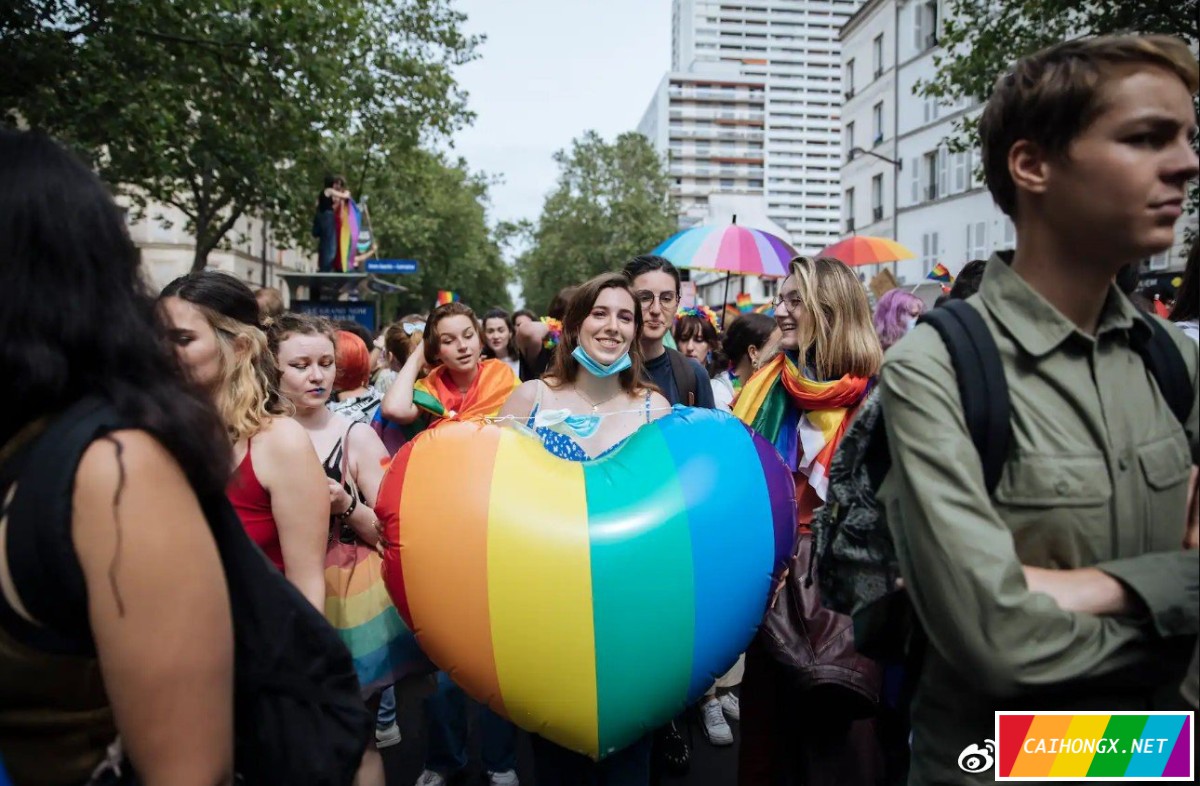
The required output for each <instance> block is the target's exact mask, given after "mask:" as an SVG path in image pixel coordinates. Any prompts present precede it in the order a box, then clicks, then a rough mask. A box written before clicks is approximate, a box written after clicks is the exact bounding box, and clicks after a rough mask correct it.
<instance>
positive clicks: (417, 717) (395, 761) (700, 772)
mask: <svg viewBox="0 0 1200 786" xmlns="http://www.w3.org/2000/svg"><path fill="white" fill-rule="evenodd" d="M397 700H398V702H399V708H398V713H397V714H398V717H399V719H400V730H401V733H402V734H403V736H404V739H403V741H402V742H401V743H400V744H399V745H395V746H393V747H391V748H388V749H387V750H385V751H384V752H383V758H384V762H385V765H386V767H387V779H388V786H414V784H415V783H416V782H417V777H418V776H420V774H421V769H422V766H423V764H424V760H425V730H424V728H423V724H422V722H421V719H422V714H421V707H420V697H419V695H418V693H417V692H416V691H415V690H412V689H410V690H407V691H404V692H403V693H402V694H401V695H398V696H397ZM688 723H689V727H690V731H691V739H692V742H693V747H692V766H691V771H690V772H689V774H688V775H687V776H686V777H683V778H669V777H668V778H663V779H662V780H661V781H660V783H661V784H662V785H663V786H678V785H682V784H692V785H694V786H702V785H703V786H732V785H733V784H734V783H735V782H736V780H737V777H736V772H737V741H738V739H739V732H738V727H737V723H735V722H732V721H731V722H730V725H731V726H732V727H733V733H734V744H733V745H731V746H729V747H725V748H716V747H713V746H712V745H709V744H708V740H706V739H705V737H704V732H703V730H702V729H701V726H700V719H699V717H698V716H697V715H696V714H695V713H689V721H688ZM477 727H478V725H477V724H476V723H475V719H474V718H471V760H472V761H471V766H470V769H469V770H468V772H467V773H466V774H465V775H464V776H463V777H461V778H459V779H458V780H456V781H455V782H453V784H452V786H478V785H479V784H481V783H484V779H483V775H482V773H481V772H480V769H479V736H478V733H477ZM686 734H687V732H685V735H686ZM517 774H518V775H519V776H520V779H521V783H522V786H535V782H534V778H533V762H532V760H531V757H530V750H529V739H528V737H527V736H526V735H525V733H524V732H521V734H520V736H519V737H518V740H517Z"/></svg>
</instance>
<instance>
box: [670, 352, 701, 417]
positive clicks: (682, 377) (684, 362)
mask: <svg viewBox="0 0 1200 786" xmlns="http://www.w3.org/2000/svg"><path fill="white" fill-rule="evenodd" d="M665 349H666V350H667V358H668V359H670V361H671V376H672V377H674V378H675V389H676V390H677V391H678V392H679V401H678V402H675V401H672V402H671V403H672V404H675V403H679V404H683V405H684V406H688V407H694V406H696V375H695V374H694V373H693V372H692V367H691V365H690V364H689V363H688V359H687V357H686V356H685V355H684V354H683V353H682V352H680V351H679V350H677V349H671V348H670V347H666V348H665Z"/></svg>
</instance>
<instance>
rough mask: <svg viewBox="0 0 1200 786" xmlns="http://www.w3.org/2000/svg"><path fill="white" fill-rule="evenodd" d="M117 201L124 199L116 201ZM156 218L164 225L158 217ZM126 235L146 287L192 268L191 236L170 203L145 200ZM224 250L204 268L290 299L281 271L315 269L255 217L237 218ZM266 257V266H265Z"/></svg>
mask: <svg viewBox="0 0 1200 786" xmlns="http://www.w3.org/2000/svg"><path fill="white" fill-rule="evenodd" d="M118 201H123V200H120V199H118ZM159 216H161V217H163V218H165V219H166V220H167V223H168V224H169V226H164V223H163V222H162V221H160V220H158V217H159ZM128 225H129V236H130V238H131V239H132V240H133V242H134V244H135V245H136V246H137V247H138V251H139V252H140V253H141V259H142V270H143V272H144V274H145V275H146V276H147V278H148V279H149V281H150V285H151V286H152V287H153V288H154V290H155V291H158V290H160V289H162V288H163V287H165V286H166V285H167V284H169V283H170V282H171V281H172V280H174V279H175V278H177V277H179V276H182V275H184V274H186V273H187V272H188V271H190V270H191V269H192V258H193V257H194V256H195V253H196V239H195V237H193V236H192V235H191V234H190V233H188V231H187V229H186V225H187V218H186V216H184V215H183V213H182V212H180V211H179V210H178V209H177V208H174V207H171V206H170V205H162V204H150V205H148V206H147V208H146V210H145V217H144V218H142V219H141V220H137V221H133V220H130V221H129V222H128ZM226 240H227V241H229V245H230V247H229V248H228V249H224V248H218V249H215V250H214V251H212V252H211V253H210V254H209V255H208V265H207V267H208V269H210V270H220V271H223V272H225V273H230V274H232V275H234V276H236V277H238V278H239V279H241V280H242V281H245V282H246V284H247V285H248V286H249V287H250V288H251V289H257V288H258V287H262V286H268V287H275V288H277V289H279V290H280V291H281V292H283V293H284V298H285V300H286V299H287V298H288V297H289V291H288V287H287V284H286V283H285V282H284V281H283V279H281V278H280V277H279V274H280V273H300V272H310V271H315V270H316V269H317V258H316V254H313V253H309V252H308V251H304V250H299V249H295V248H287V247H280V246H279V245H277V243H278V241H277V240H276V238H275V237H274V235H273V233H272V231H271V227H270V225H269V224H268V225H265V226H264V222H262V221H260V220H259V219H257V218H251V217H248V216H242V217H241V218H240V219H238V221H237V223H236V224H235V225H234V227H233V229H231V230H230V231H229V233H228V234H227V235H226ZM264 260H265V265H264Z"/></svg>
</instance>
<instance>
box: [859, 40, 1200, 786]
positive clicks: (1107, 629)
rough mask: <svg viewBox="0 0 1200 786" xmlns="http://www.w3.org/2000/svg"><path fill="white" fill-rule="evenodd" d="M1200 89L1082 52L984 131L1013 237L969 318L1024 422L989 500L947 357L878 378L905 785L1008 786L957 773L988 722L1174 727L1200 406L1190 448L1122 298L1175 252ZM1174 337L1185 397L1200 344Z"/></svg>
mask: <svg viewBox="0 0 1200 786" xmlns="http://www.w3.org/2000/svg"><path fill="white" fill-rule="evenodd" d="M1198 80H1200V76H1198V73H1197V64H1196V60H1195V58H1194V57H1193V56H1192V54H1191V53H1190V52H1189V51H1188V48H1187V45H1186V44H1185V43H1184V42H1182V41H1180V40H1178V39H1174V38H1170V37H1164V36H1144V37H1139V36H1122V37H1103V38H1093V39H1087V40H1078V41H1071V42H1067V43H1063V44H1059V45H1056V46H1053V47H1051V48H1049V49H1046V50H1043V51H1041V52H1038V53H1036V54H1034V55H1031V56H1029V57H1027V58H1024V59H1023V60H1021V61H1020V62H1018V63H1017V64H1016V65H1015V67H1014V68H1013V70H1012V71H1011V72H1010V73H1008V74H1006V75H1005V76H1003V77H1001V79H1000V80H999V81H998V82H997V84H996V88H995V90H994V92H993V94H992V97H991V98H990V100H989V101H988V104H987V107H986V108H985V110H984V113H983V117H982V119H981V122H980V137H981V141H982V148H983V165H984V174H985V177H986V180H987V184H988V188H989V189H990V191H991V192H992V195H993V197H994V198H995V199H996V202H997V204H998V205H999V206H1000V208H1001V209H1002V210H1003V211H1004V212H1005V213H1006V214H1008V215H1009V216H1010V217H1011V218H1012V219H1013V222H1014V223H1015V225H1016V230H1017V244H1016V251H1015V254H1014V255H1013V258H1012V261H1011V265H1010V264H1006V263H1005V261H1004V260H1002V259H1000V258H999V257H993V259H992V260H991V261H990V262H989V264H988V266H987V270H986V272H985V274H984V278H983V283H982V286H981V289H980V292H979V294H978V295H976V296H974V297H972V298H971V299H970V300H969V301H967V302H968V304H970V305H971V306H973V307H974V308H976V309H978V311H979V312H980V313H981V314H982V316H983V318H984V321H985V322H986V323H987V325H988V327H989V329H990V331H991V333H992V335H993V337H994V338H995V341H996V344H997V345H998V348H999V352H1000V359H1001V362H1002V364H1003V367H1004V372H1005V376H1006V378H1007V382H1008V387H1009V396H1010V399H1011V404H1012V418H1011V434H1012V436H1011V444H1010V450H1009V453H1008V459H1007V462H1006V464H1005V468H1004V472H1003V474H1002V476H1001V479H1000V482H999V484H998V485H997V487H996V489H995V492H994V494H992V495H990V496H989V494H988V492H987V490H986V486H985V483H984V478H983V472H982V467H981V462H980V457H979V453H978V451H977V450H976V448H975V446H974V444H973V443H972V441H971V437H970V435H969V433H968V431H967V427H966V425H965V423H964V420H963V415H962V412H963V408H962V402H961V401H960V400H959V393H958V385H957V383H956V377H955V372H954V369H953V367H952V365H951V362H950V358H949V354H948V352H947V349H946V347H945V345H944V344H943V342H942V340H941V338H940V337H939V336H938V334H937V333H936V332H935V331H934V330H933V329H932V328H931V327H929V326H925V325H921V326H918V327H917V328H916V329H915V330H914V331H912V333H911V334H910V335H909V336H908V337H906V338H905V339H904V340H903V341H901V342H900V343H899V344H897V345H896V346H895V347H893V348H892V350H891V351H889V353H888V355H887V358H886V360H885V363H884V366H883V372H882V375H881V396H882V403H883V409H884V417H885V420H886V423H887V430H888V438H889V446H890V451H891V459H892V468H891V470H890V472H889V474H888V475H887V477H886V479H885V480H884V482H883V484H882V485H881V487H880V489H879V494H878V496H879V499H880V501H881V503H882V504H883V505H885V506H886V511H887V516H888V522H889V526H890V527H891V531H892V535H893V537H894V539H895V542H896V548H897V553H898V555H899V558H900V567H901V572H902V574H903V578H904V583H905V586H906V588H907V592H908V594H909V596H910V598H911V600H912V602H913V605H914V608H915V609H916V611H917V615H918V617H919V619H920V621H921V624H922V626H923V628H924V630H925V632H926V633H927V635H928V640H929V645H928V647H927V652H926V655H925V658H924V662H923V667H922V669H921V671H920V678H919V682H918V683H917V686H916V693H915V696H914V698H913V704H912V725H913V740H912V767H911V772H910V780H909V783H910V784H934V783H937V784H976V783H990V782H993V778H994V773H993V771H992V770H991V768H990V767H989V768H987V769H985V770H984V771H982V772H968V771H967V770H968V769H972V768H971V767H970V766H969V765H968V766H960V763H959V759H960V754H962V753H963V751H964V750H967V749H968V748H970V747H971V746H979V748H980V749H984V750H986V743H987V741H989V740H992V738H993V737H994V734H993V729H994V716H993V713H994V712H995V711H996V710H1006V709H1007V710H1035V711H1036V710H1078V711H1086V710H1094V711H1116V710H1148V709H1170V708H1171V706H1170V705H1169V703H1168V704H1167V705H1163V704H1161V703H1160V701H1161V700H1173V701H1174V702H1176V706H1179V705H1178V702H1179V692H1178V690H1179V685H1180V682H1181V680H1182V679H1183V676H1184V672H1185V670H1186V669H1187V666H1188V663H1189V661H1190V660H1191V655H1192V652H1193V647H1194V644H1195V639H1196V633H1197V629H1198V627H1200V626H1198V623H1200V619H1198V618H1200V611H1198V606H1200V593H1198V583H1200V579H1198V578H1197V577H1198V575H1200V566H1198V564H1197V556H1196V555H1197V552H1196V551H1195V549H1194V548H1193V549H1191V550H1185V548H1184V540H1185V530H1186V528H1187V527H1189V526H1190V527H1195V526H1196V521H1195V518H1196V510H1195V502H1194V501H1193V502H1192V503H1191V508H1190V510H1189V503H1188V500H1189V495H1195V493H1196V488H1195V485H1196V484H1195V479H1194V478H1195V473H1194V472H1192V467H1193V465H1194V464H1196V463H1198V462H1200V441H1198V432H1200V424H1198V413H1197V408H1196V406H1195V405H1193V407H1192V410H1191V412H1190V413H1189V414H1188V416H1187V418H1186V422H1185V423H1183V424H1181V423H1180V422H1179V420H1178V419H1176V417H1175V416H1174V415H1173V414H1172V412H1171V411H1170V409H1169V408H1168V406H1167V403H1166V401H1165V400H1164V397H1163V395H1162V393H1161V392H1160V391H1159V389H1158V387H1157V385H1156V383H1155V382H1154V380H1153V378H1152V377H1151V375H1150V373H1149V371H1148V370H1147V369H1146V367H1145V365H1144V363H1143V361H1142V359H1141V357H1140V356H1139V354H1138V353H1137V351H1136V350H1135V349H1134V347H1135V346H1136V344H1134V342H1138V341H1146V340H1148V338H1149V336H1150V333H1151V325H1150V323H1149V321H1148V320H1151V319H1157V318H1156V317H1150V316H1147V315H1145V314H1142V313H1140V312H1138V311H1137V309H1135V308H1134V306H1133V305H1132V304H1131V303H1130V302H1129V300H1128V299H1127V298H1126V297H1125V296H1124V295H1123V294H1121V293H1120V291H1119V290H1118V289H1117V288H1116V287H1115V286H1114V285H1113V278H1114V276H1115V275H1116V273H1117V272H1118V271H1119V270H1120V269H1121V267H1122V266H1124V265H1126V264H1128V263H1130V262H1137V261H1139V260H1142V259H1145V258H1146V257H1149V256H1152V255H1154V254H1157V253H1159V252H1161V251H1164V250H1166V249H1167V248H1169V247H1170V246H1171V245H1172V244H1173V243H1174V241H1175V231H1174V228H1175V223H1176V221H1177V219H1178V218H1179V216H1180V214H1181V212H1182V209H1183V205H1184V199H1185V195H1186V191H1187V183H1188V181H1189V180H1191V179H1192V178H1194V177H1195V176H1196V174H1197V171H1198V164H1197V157H1196V153H1195V151H1194V150H1193V148H1192V143H1191V140H1192V135H1193V134H1195V132H1196V116H1195V112H1194V109H1193V103H1192V98H1193V95H1194V94H1195V92H1196V89H1197V82H1198ZM1162 324H1163V325H1164V326H1166V329H1167V330H1168V331H1170V332H1171V337H1172V339H1173V340H1174V343H1175V344H1176V345H1177V346H1178V348H1179V350H1180V351H1181V353H1182V354H1183V357H1184V360H1185V366H1186V369H1187V376H1188V383H1189V384H1190V385H1191V386H1192V390H1193V391H1194V390H1196V389H1197V357H1196V347H1195V344H1194V343H1192V342H1190V341H1189V340H1188V339H1187V338H1185V337H1184V336H1183V334H1182V333H1179V332H1178V331H1177V330H1176V329H1175V328H1174V327H1173V326H1169V325H1167V323H1165V322H1162ZM1193 540H1194V539H1193ZM964 761H965V760H964ZM977 761H978V759H977Z"/></svg>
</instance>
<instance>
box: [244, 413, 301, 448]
mask: <svg viewBox="0 0 1200 786" xmlns="http://www.w3.org/2000/svg"><path fill="white" fill-rule="evenodd" d="M254 444H255V446H257V447H262V448H265V449H267V450H268V451H269V452H270V453H272V454H274V455H283V454H286V453H289V452H291V451H293V450H299V449H301V448H306V449H308V450H312V441H311V440H310V439H309V437H308V432H307V431H305V430H304V426H301V425H300V424H299V423H297V422H296V421H294V420H292V419H291V418H289V417H286V416H284V415H277V416H275V417H273V418H271V420H270V422H269V423H267V425H266V426H264V427H263V429H262V431H260V432H258V433H257V434H255V435H254Z"/></svg>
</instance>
